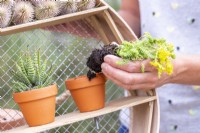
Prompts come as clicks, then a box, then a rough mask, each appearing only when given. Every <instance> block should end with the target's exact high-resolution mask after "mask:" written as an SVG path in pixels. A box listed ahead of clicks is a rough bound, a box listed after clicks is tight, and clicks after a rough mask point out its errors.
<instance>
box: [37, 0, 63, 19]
mask: <svg viewBox="0 0 200 133" xmlns="http://www.w3.org/2000/svg"><path fill="white" fill-rule="evenodd" d="M59 12H60V9H59V4H58V2H56V1H42V2H40V3H39V4H38V5H37V6H36V7H35V17H36V19H39V20H40V19H46V18H51V17H55V16H57V15H58V14H59Z"/></svg>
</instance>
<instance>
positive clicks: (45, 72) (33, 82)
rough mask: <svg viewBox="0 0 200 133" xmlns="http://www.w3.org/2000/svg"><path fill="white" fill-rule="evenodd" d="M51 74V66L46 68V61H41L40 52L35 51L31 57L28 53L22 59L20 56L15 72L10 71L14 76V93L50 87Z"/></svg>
mask: <svg viewBox="0 0 200 133" xmlns="http://www.w3.org/2000/svg"><path fill="white" fill-rule="evenodd" d="M52 72H53V69H52V65H51V66H50V67H49V68H48V67H47V59H45V60H42V59H41V55H40V50H37V51H35V53H34V55H33V56H32V55H31V54H30V52H29V51H28V52H27V53H26V54H25V55H24V57H22V55H20V57H19V60H18V62H17V63H16V65H15V70H14V69H13V70H11V73H12V75H13V76H14V81H13V84H14V86H13V89H14V92H23V91H28V90H32V89H38V88H42V87H46V86H48V85H51V84H52V76H51V75H52Z"/></svg>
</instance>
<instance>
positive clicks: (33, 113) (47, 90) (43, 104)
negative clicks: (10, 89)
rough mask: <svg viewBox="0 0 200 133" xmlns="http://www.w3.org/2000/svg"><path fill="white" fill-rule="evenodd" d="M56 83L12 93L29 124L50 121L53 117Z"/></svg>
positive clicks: (35, 124)
mask: <svg viewBox="0 0 200 133" xmlns="http://www.w3.org/2000/svg"><path fill="white" fill-rule="evenodd" d="M57 93H58V89H57V85H56V84H54V85H50V86H47V87H44V88H40V89H34V90H30V91H25V92H19V93H14V94H13V98H14V100H15V102H16V103H18V105H19V107H20V110H21V111H22V113H23V115H24V118H25V120H26V122H27V123H28V125H29V126H39V125H43V124H47V123H51V122H53V121H54V119H55V109H56V95H57Z"/></svg>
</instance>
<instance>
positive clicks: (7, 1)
mask: <svg viewBox="0 0 200 133" xmlns="http://www.w3.org/2000/svg"><path fill="white" fill-rule="evenodd" d="M13 3H14V1H13V0H0V5H1V6H5V7H8V8H11V7H12V6H13Z"/></svg>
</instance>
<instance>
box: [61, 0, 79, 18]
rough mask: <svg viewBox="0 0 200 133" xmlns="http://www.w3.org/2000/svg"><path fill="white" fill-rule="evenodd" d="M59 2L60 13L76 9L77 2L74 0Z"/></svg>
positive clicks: (71, 11)
mask: <svg viewBox="0 0 200 133" xmlns="http://www.w3.org/2000/svg"><path fill="white" fill-rule="evenodd" d="M59 4H60V8H61V11H60V14H61V15H63V14H68V13H73V12H76V11H78V5H77V2H74V0H68V1H61V2H60V3H59Z"/></svg>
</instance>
